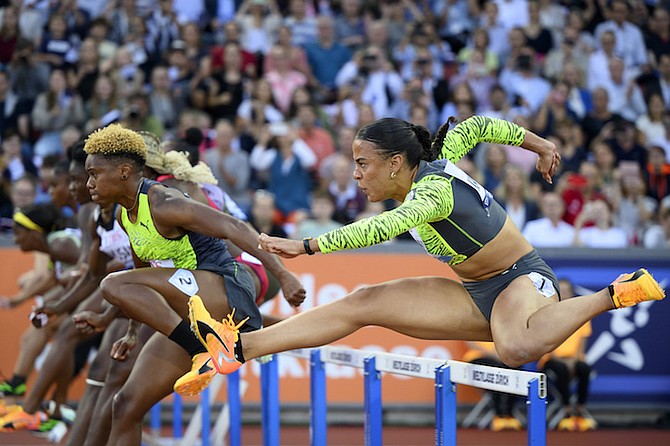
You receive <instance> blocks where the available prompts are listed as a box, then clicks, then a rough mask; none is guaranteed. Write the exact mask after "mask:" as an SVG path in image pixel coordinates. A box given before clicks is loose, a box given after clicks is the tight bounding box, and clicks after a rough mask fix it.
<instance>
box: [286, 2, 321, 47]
mask: <svg viewBox="0 0 670 446" xmlns="http://www.w3.org/2000/svg"><path fill="white" fill-rule="evenodd" d="M284 24H285V25H286V26H288V27H289V28H290V29H291V35H292V36H293V44H294V45H306V44H308V43H312V42H314V41H316V35H317V25H316V18H315V17H310V16H308V15H307V0H289V13H288V15H287V16H286V18H285V19H284Z"/></svg>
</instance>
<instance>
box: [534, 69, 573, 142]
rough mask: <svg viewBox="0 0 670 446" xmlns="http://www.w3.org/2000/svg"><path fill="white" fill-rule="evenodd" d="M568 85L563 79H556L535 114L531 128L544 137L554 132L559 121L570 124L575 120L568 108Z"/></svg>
mask: <svg viewBox="0 0 670 446" xmlns="http://www.w3.org/2000/svg"><path fill="white" fill-rule="evenodd" d="M569 93H570V86H569V85H568V84H567V83H566V82H563V81H557V82H556V83H554V86H553V88H552V90H551V93H550V94H549V95H548V96H547V98H546V99H545V100H544V102H543V103H542V105H541V106H540V109H539V110H538V112H537V115H536V116H535V121H534V123H533V127H532V128H533V130H535V132H537V133H538V134H539V135H542V136H544V137H546V136H548V135H551V134H554V133H556V126H557V124H558V123H559V122H564V121H568V122H570V125H574V124H575V123H576V122H577V115H576V114H575V113H574V112H573V111H572V110H571V109H570V106H569V104H568V94H569Z"/></svg>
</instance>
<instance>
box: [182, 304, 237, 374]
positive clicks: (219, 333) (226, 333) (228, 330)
mask: <svg viewBox="0 0 670 446" xmlns="http://www.w3.org/2000/svg"><path fill="white" fill-rule="evenodd" d="M188 309H189V311H188V317H189V319H190V321H191V330H192V331H193V333H195V335H196V336H197V337H198V339H200V342H202V345H204V346H205V348H206V349H207V351H208V352H209V355H210V356H211V357H212V359H213V360H214V361H213V363H214V368H216V370H217V371H218V372H219V373H223V374H225V375H227V374H229V373H233V372H234V371H235V370H237V369H239V368H240V366H241V365H242V362H240V361H238V360H237V358H236V356H235V343H236V342H237V341H238V340H239V338H240V331H239V330H240V327H241V326H242V325H244V323H245V322H246V321H247V320H248V319H249V318H248V317H247V318H246V319H244V320H243V321H242V322H240V323H238V324H235V321H234V319H233V316H235V309H234V308H233V311H232V313H230V314H229V315H228V316H226V318H225V319H223V321H221V322H219V321H217V320H215V319H213V318H212V316H211V315H210V314H209V311H207V309H206V308H205V305H204V304H203V303H202V299H200V297H199V296H192V297H191V298H190V299H189V301H188Z"/></svg>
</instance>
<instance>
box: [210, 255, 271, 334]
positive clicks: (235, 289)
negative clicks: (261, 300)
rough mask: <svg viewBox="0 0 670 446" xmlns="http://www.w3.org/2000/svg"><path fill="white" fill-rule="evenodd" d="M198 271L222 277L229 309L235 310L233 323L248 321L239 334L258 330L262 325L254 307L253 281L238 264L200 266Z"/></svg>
mask: <svg viewBox="0 0 670 446" xmlns="http://www.w3.org/2000/svg"><path fill="white" fill-rule="evenodd" d="M198 269H201V270H206V271H211V272H213V273H216V274H219V275H221V276H222V277H223V281H224V283H225V286H226V294H227V295H228V304H229V305H230V308H231V309H232V308H234V309H235V321H238V322H239V321H241V320H242V319H244V318H245V317H247V316H248V317H249V320H248V321H247V322H246V323H245V324H244V325H243V326H242V327H241V328H240V331H241V332H246V331H253V330H258V329H259V328H261V326H262V324H263V319H262V317H261V312H260V310H259V309H258V306H257V305H256V290H255V288H254V281H253V279H252V278H251V276H250V275H249V273H248V272H247V270H246V269H245V268H243V267H242V266H241V265H240V264H239V263H237V262H236V261H234V260H231V261H230V262H226V263H225V264H224V265H209V264H207V265H202V266H199V267H198Z"/></svg>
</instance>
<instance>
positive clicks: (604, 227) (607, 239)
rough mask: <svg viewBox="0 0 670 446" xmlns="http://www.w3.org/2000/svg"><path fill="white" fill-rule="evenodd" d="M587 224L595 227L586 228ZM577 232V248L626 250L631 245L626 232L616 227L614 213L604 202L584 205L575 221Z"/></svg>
mask: <svg viewBox="0 0 670 446" xmlns="http://www.w3.org/2000/svg"><path fill="white" fill-rule="evenodd" d="M586 223H592V224H593V226H585V224H586ZM575 231H576V232H575V243H574V244H575V246H583V247H586V248H626V247H628V244H629V243H628V237H627V236H626V233H625V232H624V230H623V229H621V228H618V227H616V226H614V223H613V221H612V212H611V211H610V208H609V205H608V204H607V203H606V202H605V201H604V200H594V201H590V202H588V203H586V204H584V207H583V208H582V211H581V212H580V213H579V215H578V216H577V219H576V220H575Z"/></svg>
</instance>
